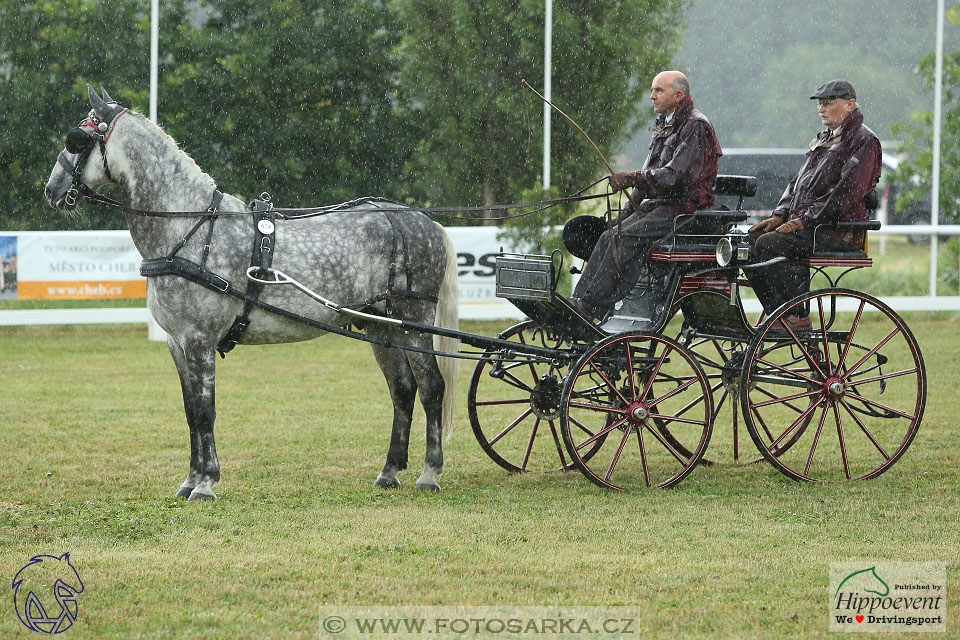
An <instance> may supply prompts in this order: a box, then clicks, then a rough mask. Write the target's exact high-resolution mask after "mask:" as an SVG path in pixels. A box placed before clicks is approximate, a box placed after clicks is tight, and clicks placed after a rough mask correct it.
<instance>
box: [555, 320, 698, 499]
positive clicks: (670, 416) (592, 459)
mask: <svg viewBox="0 0 960 640" xmlns="http://www.w3.org/2000/svg"><path fill="white" fill-rule="evenodd" d="M712 414H713V401H712V398H711V394H710V383H709V381H708V380H707V377H706V375H704V373H703V369H701V367H700V365H699V364H697V361H696V359H695V358H694V357H693V355H692V354H690V352H688V351H687V350H686V349H684V348H683V347H681V346H680V345H679V344H678V343H677V342H675V341H674V340H671V339H670V338H666V337H664V336H660V335H650V334H642V333H624V334H618V335H615V336H611V337H609V338H606V339H605V340H603V341H602V342H600V343H598V344H596V345H594V346H593V347H592V348H591V349H590V350H589V351H587V352H586V353H585V354H584V355H583V356H581V358H580V359H579V360H578V361H577V362H576V364H574V365H573V366H572V367H571V368H570V372H569V374H568V375H567V379H566V382H565V383H564V387H563V424H562V432H563V439H564V442H565V444H566V446H567V451H568V452H569V454H570V457H571V458H572V459H573V462H574V463H575V464H576V465H577V468H578V469H580V471H581V472H583V474H584V475H585V476H587V477H588V478H589V479H590V480H591V481H593V482H594V483H596V484H598V485H600V486H601V487H606V488H611V489H634V488H641V487H670V486H673V485H675V484H677V483H678V482H680V481H681V480H683V479H684V478H685V477H686V476H687V475H689V473H690V472H691V471H692V470H693V468H694V467H695V466H696V465H697V463H698V462H700V459H701V458H702V457H703V452H704V451H706V449H707V445H708V444H709V442H710V433H711V427H712V422H711V417H712Z"/></svg>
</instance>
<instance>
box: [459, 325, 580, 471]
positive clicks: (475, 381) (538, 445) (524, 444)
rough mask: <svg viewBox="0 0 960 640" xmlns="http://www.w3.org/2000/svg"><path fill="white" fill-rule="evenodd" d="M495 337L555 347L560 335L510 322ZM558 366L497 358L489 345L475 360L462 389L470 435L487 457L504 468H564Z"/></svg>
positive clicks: (535, 469) (530, 469)
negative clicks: (468, 419) (466, 385)
mask: <svg viewBox="0 0 960 640" xmlns="http://www.w3.org/2000/svg"><path fill="white" fill-rule="evenodd" d="M498 337H499V338H501V339H503V340H510V341H511V342H516V343H518V344H533V345H536V346H540V347H546V348H549V349H559V348H560V347H561V346H562V342H561V340H560V339H559V338H557V337H555V336H552V335H550V334H549V333H547V332H546V331H544V330H542V329H540V328H539V327H538V326H537V325H536V324H535V323H533V322H529V321H527V322H521V323H520V324H518V325H515V326H513V327H510V328H509V329H507V330H506V331H504V332H503V333H501V334H500V335H499V336H498ZM562 380H563V371H562V370H561V369H560V368H558V367H557V365H555V364H553V363H549V362H540V361H536V360H532V359H525V358H523V357H522V356H521V357H519V358H518V359H516V360H507V359H502V358H499V357H498V351H497V350H495V349H488V350H487V351H486V352H485V353H484V359H482V360H480V361H479V362H477V366H476V367H475V368H474V370H473V376H472V377H471V378H470V389H469V391H468V392H467V413H468V415H469V416H470V425H471V426H472V427H473V434H474V435H475V436H476V438H477V442H479V443H480V447H481V448H482V449H483V450H484V452H486V454H487V455H488V456H490V459H491V460H493V461H494V462H496V463H497V464H498V465H500V466H501V467H503V468H504V469H506V470H507V471H513V472H518V473H519V472H521V471H549V470H560V469H563V470H566V469H570V468H572V467H573V463H571V462H570V461H569V460H567V458H566V455H565V454H564V451H563V445H562V444H561V440H560V431H559V428H560V391H561V388H562V385H563V383H562Z"/></svg>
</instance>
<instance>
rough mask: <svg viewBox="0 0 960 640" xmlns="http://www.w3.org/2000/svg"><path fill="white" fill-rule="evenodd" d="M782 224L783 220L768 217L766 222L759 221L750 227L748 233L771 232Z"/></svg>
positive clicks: (778, 217)
mask: <svg viewBox="0 0 960 640" xmlns="http://www.w3.org/2000/svg"><path fill="white" fill-rule="evenodd" d="M782 224H783V218H782V217H780V216H770V217H769V218H767V219H766V220H761V221H760V222H758V223H757V224H755V225H753V226H752V227H750V233H753V232H754V231H773V230H774V229H776V228H777V227H779V226H780V225H782Z"/></svg>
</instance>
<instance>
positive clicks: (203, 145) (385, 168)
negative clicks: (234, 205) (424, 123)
mask: <svg viewBox="0 0 960 640" xmlns="http://www.w3.org/2000/svg"><path fill="white" fill-rule="evenodd" d="M202 8H203V11H202V15H203V19H202V22H200V23H199V24H198V25H197V26H192V25H189V24H182V25H179V26H178V29H177V37H176V38H175V40H174V43H173V46H172V47H169V48H168V49H167V50H168V51H169V55H168V57H167V59H166V61H165V63H164V70H163V71H162V72H161V78H162V87H161V90H160V91H161V95H162V96H163V102H164V106H163V108H162V109H161V112H162V118H161V119H162V120H163V121H164V124H165V126H166V127H167V129H168V130H169V131H170V132H171V133H172V134H173V135H174V136H175V137H176V138H177V139H178V140H179V141H180V142H181V144H183V146H184V147H185V148H187V149H188V150H189V151H190V153H191V155H193V156H194V157H195V159H196V160H197V161H198V163H199V164H200V165H201V166H203V167H206V168H208V169H209V170H211V171H212V172H214V173H215V174H216V177H217V179H218V180H219V181H220V182H221V184H222V185H223V186H224V187H225V188H227V189H230V190H232V191H234V192H239V193H241V194H245V195H246V197H253V196H255V195H257V194H259V193H260V192H261V191H264V190H267V191H270V192H271V193H272V194H273V196H274V199H275V201H276V202H277V203H278V205H279V206H314V205H318V204H329V203H331V202H338V201H342V200H348V199H352V198H356V197H358V196H362V195H384V196H390V197H401V196H402V195H404V193H405V189H404V186H403V184H402V181H401V167H402V165H403V162H404V161H405V160H406V157H407V155H408V150H409V148H410V147H411V146H412V144H413V143H412V141H411V140H409V139H408V136H409V135H411V131H410V129H409V127H406V126H405V125H404V122H403V116H402V112H401V109H400V107H401V106H402V105H400V104H399V103H398V102H397V91H396V73H397V65H396V61H395V59H394V57H393V50H394V48H395V47H396V45H397V44H398V43H399V34H398V32H397V31H396V29H395V22H396V18H395V15H394V13H393V11H392V9H391V8H390V6H389V4H387V3H382V2H369V1H368V0H222V1H217V2H204V3H203V4H202Z"/></svg>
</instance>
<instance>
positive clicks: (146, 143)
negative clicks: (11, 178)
mask: <svg viewBox="0 0 960 640" xmlns="http://www.w3.org/2000/svg"><path fill="white" fill-rule="evenodd" d="M88 94H89V99H90V104H91V106H92V107H93V108H92V110H91V111H90V113H89V115H88V117H87V118H86V119H85V120H84V121H83V122H82V123H81V124H80V125H79V126H78V127H75V128H73V129H71V130H70V132H69V134H68V135H67V146H66V148H65V149H64V151H62V152H61V153H60V156H59V158H58V162H57V164H56V165H55V166H54V168H53V171H52V173H51V174H50V180H49V181H48V182H47V185H46V187H45V195H46V198H47V201H48V202H49V203H50V205H51V206H53V207H55V208H57V209H61V210H71V209H73V207H74V206H75V203H76V191H75V190H73V191H71V190H72V189H73V186H72V185H73V184H74V183H78V184H81V185H85V186H86V187H87V188H89V189H97V188H99V187H101V186H103V185H104V184H106V183H107V182H111V181H112V182H114V183H116V184H117V185H118V186H119V188H120V191H121V193H122V195H123V208H124V215H125V217H126V222H127V225H128V226H129V228H130V234H131V236H132V238H133V243H134V245H135V246H136V248H137V250H138V251H139V253H140V255H141V256H143V257H144V258H145V259H152V258H158V257H163V256H167V255H169V254H170V253H171V252H172V251H173V250H174V249H176V247H177V245H178V243H181V242H182V239H184V238H187V241H186V243H184V244H183V246H182V247H181V248H179V250H178V251H177V252H176V255H177V256H178V257H181V258H184V259H186V260H189V261H191V262H193V263H194V264H202V265H203V268H204V269H205V270H206V271H208V272H210V273H213V274H216V276H217V277H218V278H220V279H222V280H223V281H225V282H229V283H231V284H232V285H233V286H234V287H235V288H238V289H241V290H243V289H244V288H245V287H246V286H247V280H246V272H247V269H248V268H249V267H250V263H251V255H252V252H253V244H254V237H255V235H254V233H255V230H254V226H255V221H254V217H253V215H252V214H250V213H249V211H250V209H249V208H248V207H247V206H246V205H245V204H244V203H243V202H241V201H240V200H239V199H237V198H235V197H232V196H229V195H223V196H222V201H221V202H219V205H218V207H217V209H218V211H219V212H221V214H223V215H221V216H220V217H217V218H216V219H215V221H214V222H212V223H211V224H213V225H214V228H213V231H212V233H208V231H207V230H206V229H204V230H201V231H200V232H199V233H192V234H191V232H190V230H191V229H192V228H194V226H195V225H197V223H198V221H199V220H201V218H202V213H197V215H183V214H182V212H204V211H206V210H208V208H210V207H211V205H212V203H214V194H215V193H217V194H219V192H218V190H217V188H216V184H215V183H214V180H213V178H211V177H210V176H209V175H208V174H206V173H204V172H203V171H202V170H201V169H200V168H199V167H198V166H197V164H196V163H195V162H194V161H193V160H192V159H191V158H190V157H189V156H188V155H187V154H186V153H184V152H183V151H182V150H181V149H179V148H178V147H177V144H176V142H174V140H173V138H171V137H170V136H169V135H167V134H166V133H164V131H162V130H161V129H160V127H158V126H157V125H155V124H154V123H152V122H151V121H150V120H148V119H147V118H145V117H144V116H142V115H140V114H138V113H135V112H134V111H132V110H129V109H124V108H123V107H122V106H121V105H118V104H117V103H116V102H115V101H113V100H112V99H111V98H110V96H109V95H108V94H107V93H106V92H105V91H104V92H103V95H102V97H101V96H98V95H97V94H96V92H95V91H93V89H92V88H89V92H88ZM97 147H99V153H98V152H97V149H96V148H97ZM88 160H89V161H88ZM218 197H219V196H218ZM378 206H386V205H383V202H382V201H373V202H368V203H366V204H362V205H358V206H356V207H351V208H350V210H349V211H341V212H331V213H327V214H325V215H320V216H315V217H310V218H305V219H282V218H281V219H277V220H276V225H275V246H274V249H275V250H274V251H273V265H272V266H273V267H275V268H277V269H280V270H282V271H283V272H284V273H286V274H290V276H292V277H295V278H296V279H297V280H298V281H299V282H301V283H303V284H305V285H306V286H308V287H310V288H311V289H313V290H314V291H317V292H319V293H321V294H322V295H323V296H325V297H326V298H328V299H330V300H333V301H336V302H338V303H340V304H344V305H347V304H353V303H361V306H363V305H362V303H363V302H366V303H367V304H366V305H365V306H364V309H365V310H368V311H370V312H372V313H376V314H381V315H382V314H385V313H387V309H386V307H387V306H388V305H389V306H390V307H391V309H390V313H391V314H392V316H393V317H394V318H398V319H402V320H410V321H416V322H419V323H427V324H435V326H438V327H445V328H450V329H456V327H457V304H458V295H457V264H456V253H455V251H454V249H453V245H452V243H451V242H450V238H449V236H448V235H447V233H446V232H445V231H444V230H443V228H442V227H441V226H440V225H439V224H437V223H435V222H433V221H432V220H430V219H429V218H428V217H427V216H426V215H424V214H423V213H421V212H418V211H415V210H411V209H404V210H402V211H397V208H398V207H399V205H393V204H390V205H389V207H390V208H391V209H393V211H394V212H395V213H393V214H392V217H393V220H392V221H391V220H390V219H389V217H388V214H387V213H385V212H378V210H377V207H378ZM146 212H181V213H180V215H166V216H164V215H147V213H146ZM230 212H247V213H246V214H243V215H236V214H231V213H230ZM398 234H399V236H400V241H399V242H398V241H397V235H398ZM205 245H208V246H206V247H205ZM391 263H393V264H394V266H393V268H391ZM391 272H392V273H393V275H391ZM394 279H395V283H393V284H394V286H395V287H396V290H398V291H401V292H404V291H405V292H407V293H408V294H409V295H405V294H404V293H399V294H397V295H395V296H389V299H388V300H384V299H382V296H381V294H383V293H384V292H385V291H386V290H387V289H388V281H392V280H394ZM217 282H220V280H218V281H217ZM378 297H380V298H381V299H380V300H377V301H374V302H371V300H375V299H376V298H378ZM260 300H261V301H263V302H266V303H268V304H270V305H273V306H274V307H279V308H281V309H283V310H286V311H289V312H292V313H295V314H298V315H300V316H302V317H305V318H308V319H311V320H314V321H319V322H322V323H326V324H327V325H340V326H342V325H344V321H343V320H342V319H341V318H339V317H338V315H337V313H336V312H335V311H333V310H331V309H329V308H327V307H326V306H324V305H320V304H317V303H316V302H314V301H312V300H310V299H309V298H308V297H307V296H304V295H303V294H302V293H299V292H297V291H296V290H294V289H293V288H292V287H283V286H272V287H266V288H264V290H263V291H262V293H261V294H260ZM147 307H148V308H149V309H150V312H151V313H152V314H153V317H154V318H155V319H156V321H157V322H158V323H159V325H160V326H161V327H162V328H163V329H164V331H166V332H167V335H168V339H167V344H168V346H169V349H170V354H171V355H172V356H173V361H174V362H175V363H176V367H177V372H178V373H179V376H180V385H181V388H182V391H183V404H184V409H185V412H186V417H187V424H188V426H189V429H190V472H189V473H188V474H187V477H186V480H184V482H183V484H182V485H181V486H180V488H179V490H178V491H177V492H176V495H177V497H186V498H188V499H189V500H213V499H216V496H215V495H214V493H213V485H214V483H216V482H217V481H218V480H219V479H220V463H219V461H218V459H217V449H216V444H215V441H214V429H213V427H214V420H215V418H216V409H215V399H214V374H215V369H216V366H215V365H216V347H217V344H218V342H219V341H220V340H221V338H223V337H224V335H225V334H226V333H227V332H228V330H229V329H230V327H231V326H232V324H233V323H234V320H235V319H236V318H237V316H238V314H240V312H241V310H242V309H243V307H244V302H243V300H241V299H239V298H237V297H231V296H229V295H225V294H222V293H218V292H216V291H213V290H211V288H209V287H204V286H201V285H200V284H197V283H196V282H194V281H190V280H187V279H184V278H183V277H180V276H179V275H160V276H156V277H150V278H148V280H147ZM365 329H366V332H367V334H368V335H369V336H370V337H371V338H375V339H380V340H381V342H383V343H385V344H379V345H378V344H374V345H373V351H374V354H375V356H376V360H377V363H378V364H379V366H380V369H381V370H382V372H383V375H384V377H385V378H386V380H387V386H388V388H389V391H390V397H391V399H392V401H393V407H394V415H393V431H392V434H391V438H390V447H389V450H388V452H387V460H386V464H385V465H384V467H383V471H381V472H380V474H379V475H378V476H377V479H376V482H375V486H378V487H383V488H392V487H398V486H399V484H400V482H399V479H398V472H400V471H401V470H403V469H405V468H406V466H407V447H408V443H409V435H410V423H411V419H412V414H413V409H414V402H415V398H416V395H417V394H418V393H419V395H420V402H421V404H422V405H423V409H424V412H425V414H426V456H425V461H424V468H423V473H422V474H421V475H420V477H419V479H418V480H417V483H416V487H417V488H418V489H423V490H439V488H440V486H439V484H438V482H437V480H438V477H439V475H440V473H441V471H442V468H443V450H442V439H443V438H442V436H443V435H448V434H449V432H450V429H451V427H452V424H453V400H454V398H453V396H454V385H455V377H456V360H455V359H454V358H444V357H438V356H437V355H435V353H433V351H441V352H446V353H450V352H452V351H455V350H456V341H455V340H454V339H451V338H443V337H437V336H430V335H425V334H422V333H416V332H404V331H391V329H389V328H388V327H386V326H384V325H379V324H377V323H373V322H370V323H366V326H365ZM322 333H324V331H323V330H321V329H318V328H316V327H311V326H306V325H305V324H303V323H300V322H296V321H294V320H291V319H289V318H284V317H281V316H279V315H276V314H273V313H270V312H268V311H264V310H262V309H260V308H253V310H252V311H251V312H250V314H249V325H248V326H247V328H246V330H245V333H243V336H242V343H243V344H267V343H279V342H296V341H300V340H309V339H311V338H315V337H317V336H318V335H321V334H322ZM388 340H389V341H392V342H388ZM387 344H396V345H400V346H410V347H414V348H417V349H420V350H421V351H410V350H401V349H397V348H391V347H389V346H385V345H387ZM344 365H345V366H350V363H344Z"/></svg>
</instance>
